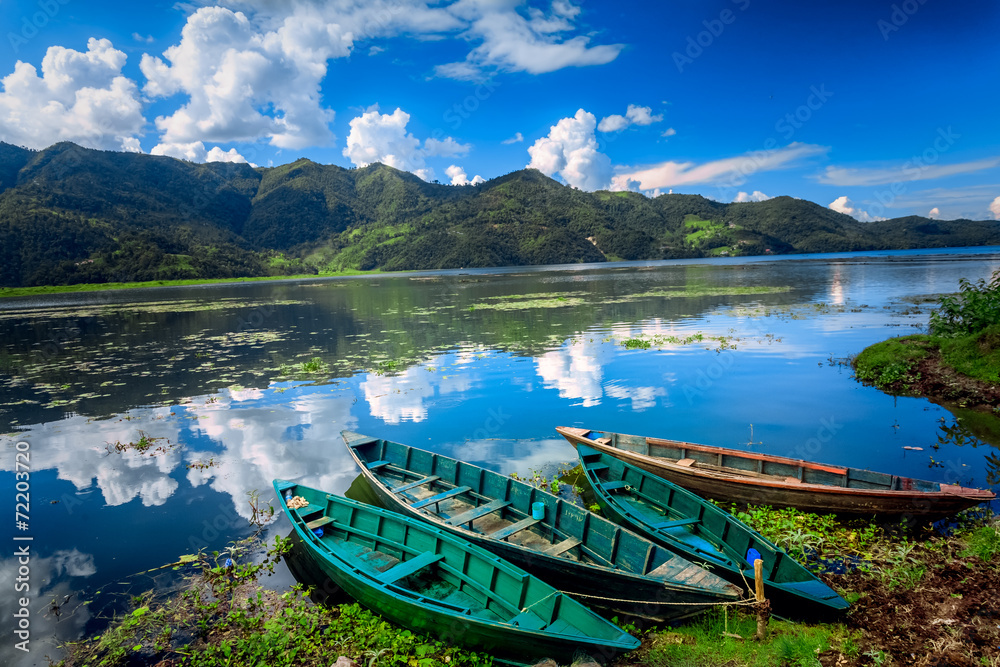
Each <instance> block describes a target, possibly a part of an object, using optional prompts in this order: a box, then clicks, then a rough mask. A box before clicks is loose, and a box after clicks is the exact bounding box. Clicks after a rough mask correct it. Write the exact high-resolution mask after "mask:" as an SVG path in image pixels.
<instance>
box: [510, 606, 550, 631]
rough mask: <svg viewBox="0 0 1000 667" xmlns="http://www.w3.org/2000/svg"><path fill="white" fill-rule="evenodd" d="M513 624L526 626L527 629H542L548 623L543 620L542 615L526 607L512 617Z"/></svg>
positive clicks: (521, 626) (520, 626)
mask: <svg viewBox="0 0 1000 667" xmlns="http://www.w3.org/2000/svg"><path fill="white" fill-rule="evenodd" d="M510 624H511V625H516V626H517V627H519V628H524V629H525V630H541V629H542V628H544V627H545V626H546V625H548V623H546V622H545V621H544V620H542V617H541V616H539V615H538V614H536V613H535V612H533V611H531V610H530V609H525V610H524V611H522V612H521V613H520V614H518V615H517V616H515V617H514V618H512V619H510Z"/></svg>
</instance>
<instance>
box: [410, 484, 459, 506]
mask: <svg viewBox="0 0 1000 667" xmlns="http://www.w3.org/2000/svg"><path fill="white" fill-rule="evenodd" d="M471 490H472V487H470V486H456V487H455V488H454V489H450V490H448V491H444V492H442V493H439V494H437V495H436V496H431V497H430V498H424V499H423V500H418V501H417V502H415V503H413V504H412V505H410V507H412V508H413V509H415V510H418V509H420V508H421V507H427V506H428V505H436V504H438V503H439V502H441V501H442V500H448V499H449V498H454V497H455V496H460V495H462V494H463V493H465V492H466V491H471Z"/></svg>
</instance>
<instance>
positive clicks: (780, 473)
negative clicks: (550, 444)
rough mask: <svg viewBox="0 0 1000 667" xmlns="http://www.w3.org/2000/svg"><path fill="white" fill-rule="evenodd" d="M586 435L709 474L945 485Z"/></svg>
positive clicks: (927, 487)
mask: <svg viewBox="0 0 1000 667" xmlns="http://www.w3.org/2000/svg"><path fill="white" fill-rule="evenodd" d="M585 437H587V438H589V439H591V440H593V441H594V442H597V443H599V444H602V445H606V446H609V447H614V448H615V449H620V450H623V451H628V452H634V453H636V454H642V455H644V456H651V457H655V458H658V459H664V460H665V462H666V463H670V464H673V465H675V466H683V467H687V468H691V469H696V470H700V471H706V472H707V473H710V474H711V473H715V474H720V475H734V476H743V477H753V478H755V479H761V480H769V481H776V482H782V483H790V484H822V485H825V486H839V487H844V488H849V489H874V490H884V491H924V492H934V491H940V484H937V483H936V482H927V481H923V480H917V479H911V478H909V477H899V476H897V475H890V474H887V473H881V472H872V471H870V470H861V469H858V468H848V467H842V466H834V465H826V464H822V463H812V462H809V461H800V460H797V459H787V458H784V457H778V456H769V455H767V454H760V453H757V452H740V451H737V450H732V449H724V448H721V447H708V446H705V445H695V444H692V443H690V442H681V441H679V440H664V439H660V438H647V437H643V436H637V435H626V434H623V433H606V432H603V431H591V432H590V433H589V434H588V435H586V436H585Z"/></svg>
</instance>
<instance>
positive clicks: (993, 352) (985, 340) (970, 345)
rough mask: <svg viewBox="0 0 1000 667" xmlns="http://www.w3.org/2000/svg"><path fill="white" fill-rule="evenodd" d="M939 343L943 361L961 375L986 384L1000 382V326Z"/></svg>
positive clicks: (995, 325) (946, 339)
mask: <svg viewBox="0 0 1000 667" xmlns="http://www.w3.org/2000/svg"><path fill="white" fill-rule="evenodd" d="M937 342H938V345H939V346H940V348H941V358H942V360H943V361H944V362H945V363H946V364H948V365H949V366H951V367H952V368H954V369H955V370H956V371H958V372H959V373H961V374H963V375H967V376H969V377H971V378H975V379H977V380H982V381H984V382H996V381H998V380H1000V324H994V325H993V326H991V327H988V328H986V329H985V330H983V331H981V332H979V333H977V334H973V335H971V336H963V337H961V338H941V339H937Z"/></svg>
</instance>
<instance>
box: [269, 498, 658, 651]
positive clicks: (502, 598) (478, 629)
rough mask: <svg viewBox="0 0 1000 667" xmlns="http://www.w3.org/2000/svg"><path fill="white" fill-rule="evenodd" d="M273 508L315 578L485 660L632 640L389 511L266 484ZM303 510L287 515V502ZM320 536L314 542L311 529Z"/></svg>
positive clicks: (532, 582) (493, 561)
mask: <svg viewBox="0 0 1000 667" xmlns="http://www.w3.org/2000/svg"><path fill="white" fill-rule="evenodd" d="M274 490H275V492H277V494H278V498H279V499H280V501H281V507H282V509H283V510H284V511H285V514H286V515H287V516H288V518H289V520H291V522H292V525H293V526H294V527H295V532H296V533H298V535H299V537H300V538H301V539H302V540H303V542H304V543H305V544H306V546H307V548H308V550H309V551H310V554H311V555H312V557H313V560H314V561H315V562H316V563H317V564H318V565H319V567H320V568H321V569H322V570H323V572H324V573H325V574H326V575H327V576H329V577H330V579H332V580H333V582H334V583H336V584H337V585H338V586H340V587H341V588H343V589H344V590H345V591H346V592H347V593H348V594H349V595H351V596H352V597H354V598H355V599H356V600H358V602H360V603H361V604H363V605H364V606H366V607H368V608H369V609H371V610H372V611H375V612H376V613H378V614H380V615H381V616H382V617H383V618H386V619H388V620H390V621H392V622H393V623H396V624H398V625H401V626H403V627H405V628H409V629H411V630H415V631H419V632H425V633H428V634H431V635H434V636H436V637H439V638H441V639H442V640H444V641H447V642H455V643H460V644H464V645H466V646H469V647H474V648H476V649H479V650H484V651H489V652H491V653H494V654H495V653H502V654H503V653H506V654H512V655H516V656H517V657H519V658H523V657H529V656H530V657H532V658H533V659H534V658H542V657H553V658H561V659H564V660H565V661H566V662H569V661H570V660H571V659H572V657H573V654H574V652H575V651H577V650H583V651H585V652H591V653H598V652H600V653H601V655H608V656H611V655H616V654H618V653H621V652H624V651H630V650H632V649H635V648H638V646H639V641H638V640H637V639H635V638H634V637H632V636H631V635H629V634H628V633H626V632H624V631H623V630H621V629H620V628H618V627H617V626H615V625H614V624H612V623H610V622H608V621H606V620H605V619H603V618H601V617H600V616H598V615H597V614H595V613H594V612H592V611H590V610H589V609H587V608H586V607H584V606H583V605H582V604H580V603H579V602H577V601H575V600H573V599H572V598H570V597H568V596H565V595H563V594H562V593H561V592H559V591H558V590H556V589H555V588H553V587H552V586H549V585H548V584H546V583H545V582H543V581H541V580H540V579H538V578H537V577H534V576H532V575H530V574H528V573H527V572H525V571H524V570H522V569H520V568H518V567H515V566H514V565H511V564H510V563H508V562H506V561H504V560H502V559H500V558H497V557H496V556H495V555H494V554H492V553H490V552H488V551H486V550H485V549H480V548H479V547H477V546H475V545H472V544H469V543H468V542H467V541H465V540H463V539H461V538H459V537H457V536H455V535H451V534H449V533H448V531H444V530H441V529H440V528H435V527H433V526H431V525H429V524H427V523H424V522H422V521H415V520H413V519H411V518H409V517H406V516H404V515H402V514H398V513H396V512H390V511H388V510H384V509H381V508H378V507H374V506H372V505H366V504H364V503H359V502H356V501H353V500H349V499H347V498H343V497H340V496H334V495H330V494H327V493H324V492H323V491H319V490H317V489H312V488H309V487H306V486H302V485H299V484H295V483H294V482H287V481H284V480H274ZM294 496H301V497H302V498H304V499H305V500H306V501H308V503H309V504H308V505H307V506H306V507H304V508H302V509H289V507H288V501H287V500H286V497H287V498H291V497H294ZM316 529H319V531H320V532H321V533H322V534H321V535H317V534H316V533H315V532H314V531H315V530H316Z"/></svg>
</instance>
